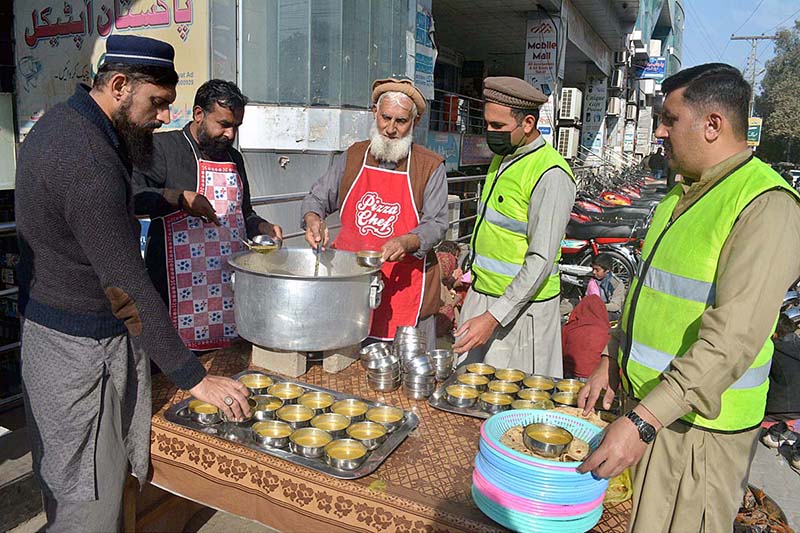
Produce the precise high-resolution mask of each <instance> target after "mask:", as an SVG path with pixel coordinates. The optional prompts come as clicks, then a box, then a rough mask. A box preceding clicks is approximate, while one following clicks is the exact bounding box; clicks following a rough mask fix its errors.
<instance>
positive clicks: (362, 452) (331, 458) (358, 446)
mask: <svg viewBox="0 0 800 533" xmlns="http://www.w3.org/2000/svg"><path fill="white" fill-rule="evenodd" d="M368 453H369V450H367V447H366V446H364V444H362V443H361V442H360V441H357V440H355V439H338V440H334V441H333V442H331V443H329V444H328V445H327V446H325V462H326V463H328V464H329V465H330V466H332V467H333V468H336V469H337V470H355V469H356V468H358V467H359V466H361V465H362V464H364V461H365V460H366V459H367V454H368Z"/></svg>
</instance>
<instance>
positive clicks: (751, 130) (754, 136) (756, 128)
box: [747, 117, 763, 146]
mask: <svg viewBox="0 0 800 533" xmlns="http://www.w3.org/2000/svg"><path fill="white" fill-rule="evenodd" d="M762 122H763V121H762V120H761V119H760V118H758V117H750V118H749V119H748V120H747V146H758V145H759V144H761V123H762Z"/></svg>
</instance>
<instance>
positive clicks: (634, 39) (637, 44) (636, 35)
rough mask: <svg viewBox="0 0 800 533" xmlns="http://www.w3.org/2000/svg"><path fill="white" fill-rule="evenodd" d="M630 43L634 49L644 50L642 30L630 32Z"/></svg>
mask: <svg viewBox="0 0 800 533" xmlns="http://www.w3.org/2000/svg"><path fill="white" fill-rule="evenodd" d="M628 42H629V43H631V44H632V45H633V47H634V48H643V47H644V41H643V40H642V30H636V31H632V32H630V33H629V34H628Z"/></svg>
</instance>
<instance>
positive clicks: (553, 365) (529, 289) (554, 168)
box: [453, 77, 575, 377]
mask: <svg viewBox="0 0 800 533" xmlns="http://www.w3.org/2000/svg"><path fill="white" fill-rule="evenodd" d="M483 96H484V98H485V99H486V106H485V108H484V118H485V119H486V142H487V144H488V145H489V148H490V149H491V150H492V151H493V152H494V153H495V154H497V155H495V157H494V159H493V160H492V164H491V166H490V167H489V172H488V174H487V176H486V182H485V183H484V185H483V194H482V195H481V201H480V204H479V205H478V218H477V219H476V221H475V229H474V230H473V233H472V242H471V248H472V250H471V254H470V263H471V268H472V286H471V287H470V290H469V291H468V292H467V296H466V298H465V300H464V305H463V307H462V311H461V313H462V314H461V324H460V327H459V328H458V331H456V339H457V340H456V344H455V345H454V346H453V350H454V351H455V352H457V353H460V354H466V356H462V357H461V358H460V359H459V364H462V365H463V364H466V363H472V362H480V361H483V362H486V363H488V364H490V365H494V366H495V367H498V368H518V369H520V370H523V371H525V372H535V373H537V374H546V375H549V376H556V377H561V375H562V373H563V370H562V360H561V325H560V321H559V319H560V313H559V307H558V304H559V293H560V279H559V275H558V260H559V259H560V257H561V240H562V239H563V238H564V231H565V230H566V227H567V222H569V213H570V211H571V209H572V204H573V203H574V202H575V179H574V178H573V176H572V170H570V168H569V165H567V162H566V161H565V160H564V158H563V157H561V155H560V154H559V153H558V152H557V151H556V150H555V149H554V148H553V147H552V146H550V145H549V144H548V143H547V142H546V141H545V140H544V137H542V136H541V135H540V134H539V131H538V130H537V128H536V123H537V122H538V120H539V106H540V105H542V104H543V103H545V102H546V101H547V97H546V96H545V95H544V94H542V92H541V91H539V90H538V89H535V88H534V87H533V86H531V85H530V84H529V83H527V82H525V81H523V80H521V79H519V78H512V77H493V78H486V80H485V81H484V89H483Z"/></svg>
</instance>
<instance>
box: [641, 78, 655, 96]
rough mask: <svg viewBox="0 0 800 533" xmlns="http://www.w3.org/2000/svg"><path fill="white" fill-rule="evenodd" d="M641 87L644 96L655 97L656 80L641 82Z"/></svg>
mask: <svg viewBox="0 0 800 533" xmlns="http://www.w3.org/2000/svg"><path fill="white" fill-rule="evenodd" d="M639 87H640V88H641V89H642V92H643V93H644V94H649V95H653V94H655V92H656V80H641V81H640V82H639Z"/></svg>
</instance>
